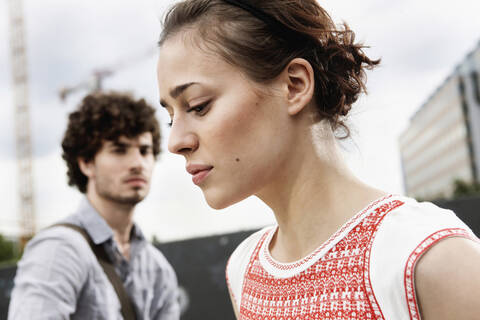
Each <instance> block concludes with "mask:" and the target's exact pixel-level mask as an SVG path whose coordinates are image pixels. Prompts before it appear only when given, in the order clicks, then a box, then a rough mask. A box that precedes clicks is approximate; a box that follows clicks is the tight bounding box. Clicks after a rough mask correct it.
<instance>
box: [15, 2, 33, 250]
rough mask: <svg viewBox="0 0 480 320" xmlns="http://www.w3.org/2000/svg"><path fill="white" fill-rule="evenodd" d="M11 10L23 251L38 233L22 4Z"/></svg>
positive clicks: (17, 3)
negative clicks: (36, 232)
mask: <svg viewBox="0 0 480 320" xmlns="http://www.w3.org/2000/svg"><path fill="white" fill-rule="evenodd" d="M8 9H9V11H8V12H9V29H10V59H11V66H12V67H11V74H12V85H13V103H14V107H15V140H16V156H17V172H18V194H19V213H20V228H21V232H20V245H21V247H22V248H23V247H24V246H25V244H26V243H27V241H28V240H29V239H30V238H31V237H32V236H33V235H34V233H35V231H36V227H35V201H34V200H35V198H34V188H33V174H32V171H33V168H32V142H31V136H30V110H29V109H30V108H29V96H28V94H29V92H28V70H27V53H26V45H25V22H24V19H23V0H8Z"/></svg>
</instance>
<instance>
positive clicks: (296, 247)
mask: <svg viewBox="0 0 480 320" xmlns="http://www.w3.org/2000/svg"><path fill="white" fill-rule="evenodd" d="M159 45H160V57H159V65H158V78H159V89H160V97H161V104H162V106H163V107H165V108H166V109H167V110H168V112H169V114H170V116H171V119H172V123H171V126H172V128H171V133H170V138H169V149H170V151H171V152H174V153H177V154H180V155H183V156H184V157H185V159H186V170H187V171H188V172H189V173H191V174H192V175H193V178H192V180H193V183H194V184H196V185H198V186H199V187H200V188H201V189H202V191H203V193H204V196H205V198H206V200H207V202H208V204H209V205H210V206H211V207H212V208H216V209H220V208H224V207H227V206H229V205H231V204H234V203H236V202H238V201H241V200H242V199H245V198H246V197H248V196H250V195H256V196H257V197H259V198H260V199H261V200H263V201H264V202H265V203H266V204H267V205H269V206H270V207H271V208H272V209H273V211H274V214H275V218H276V221H277V225H276V226H274V227H269V228H266V229H263V230H261V231H259V232H257V233H255V234H254V235H252V236H251V237H249V238H248V239H246V240H245V241H244V242H243V243H242V244H241V245H240V246H239V247H238V248H237V249H236V251H235V252H234V253H233V255H232V256H231V258H230V260H229V264H228V267H227V281H228V285H229V290H230V293H231V297H232V302H233V305H234V309H235V312H236V314H237V317H238V318H239V319H262V320H265V319H277V320H279V319H284V320H287V319H324V320H325V319H420V317H422V319H437V320H438V319H479V318H480V304H479V303H478V293H479V292H480V274H479V271H478V270H479V269H478V267H479V266H480V245H479V243H478V239H477V238H476V237H475V235H474V234H473V233H472V232H471V230H470V229H469V228H468V227H467V226H466V225H464V224H463V223H462V222H461V221H460V220H459V219H458V218H457V217H456V216H455V215H454V214H453V213H452V212H450V211H447V210H443V209H440V208H438V207H436V206H434V205H432V204H430V203H418V202H416V201H415V200H413V199H410V198H406V197H402V196H397V195H389V194H387V193H385V192H383V191H381V190H377V189H375V188H372V187H370V186H368V185H365V184H364V183H362V182H361V181H360V180H359V179H357V178H356V177H355V176H354V175H353V174H352V173H351V172H350V170H349V169H348V168H347V166H346V165H345V164H344V162H343V160H342V157H341V155H340V152H339V150H338V147H337V144H336V139H337V138H338V137H347V136H348V134H349V131H348V128H347V127H346V126H345V124H344V120H345V117H346V116H347V115H348V113H349V111H350V108H351V105H352V104H353V103H354V102H355V101H356V100H357V98H358V96H359V94H360V93H361V91H362V90H363V89H364V81H365V72H364V71H365V69H369V68H373V67H374V66H376V65H377V64H378V63H379V61H377V60H371V59H370V58H368V57H367V56H366V55H365V54H364V52H363V51H362V46H361V45H359V44H357V43H355V42H354V33H353V32H352V31H351V30H350V29H349V28H348V27H347V26H346V25H343V26H340V27H337V26H335V24H334V23H333V22H332V20H331V18H330V17H329V15H328V14H327V13H326V12H325V10H324V9H322V8H321V7H320V6H319V5H318V4H317V3H316V2H315V0H257V1H254V0H250V1H248V0H186V1H183V2H180V3H177V4H176V5H174V6H173V8H172V9H171V10H170V11H169V13H168V15H167V16H166V19H165V22H164V30H163V33H162V35H161V38H160V42H159Z"/></svg>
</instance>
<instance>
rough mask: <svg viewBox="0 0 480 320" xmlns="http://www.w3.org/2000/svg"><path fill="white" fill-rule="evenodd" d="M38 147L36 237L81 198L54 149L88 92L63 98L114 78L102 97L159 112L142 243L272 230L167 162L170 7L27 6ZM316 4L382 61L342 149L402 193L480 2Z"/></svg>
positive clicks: (2, 11)
mask: <svg viewBox="0 0 480 320" xmlns="http://www.w3.org/2000/svg"><path fill="white" fill-rule="evenodd" d="M23 3H24V16H25V23H26V45H27V59H28V73H29V102H30V103H29V105H30V111H31V133H32V143H33V159H34V161H33V168H34V176H33V177H34V190H35V209H36V211H35V214H36V225H37V228H39V229H41V228H44V227H47V226H48V225H50V224H52V223H54V222H55V221H57V220H58V219H61V218H62V217H65V216H66V215H68V214H70V213H72V212H74V210H75V208H76V207H77V205H78V202H79V201H80V199H81V195H80V193H79V192H78V191H77V190H76V189H73V188H71V187H69V186H67V179H66V166H65V164H64V163H63V160H62V158H61V150H60V142H61V139H62V136H63V132H64V130H65V128H66V119H67V116H68V113H69V112H71V111H72V110H74V108H75V107H76V105H77V104H78V102H79V101H80V100H81V98H82V97H83V96H84V95H85V94H86V93H87V91H86V90H79V91H77V92H76V93H74V94H72V95H70V96H69V97H68V99H67V100H66V101H65V102H62V101H61V100H60V99H59V96H58V92H59V90H60V89H61V88H62V87H67V86H72V85H75V84H77V83H81V82H84V81H86V80H88V79H89V78H90V76H91V74H92V72H93V71H95V70H99V69H104V68H108V69H112V70H114V73H113V74H112V75H111V76H110V77H108V78H107V79H106V80H105V82H104V87H105V89H111V90H120V91H128V92H131V93H132V94H133V95H134V96H135V97H137V98H140V97H144V98H146V99H147V101H148V102H150V103H151V104H152V105H154V106H155V107H157V108H158V111H157V115H158V118H159V121H160V123H161V124H162V134H163V137H164V139H163V143H162V145H163V150H164V152H163V153H162V155H161V156H160V158H159V160H158V161H157V164H156V168H155V172H154V178H153V182H152V188H151V192H150V195H149V196H148V197H147V199H146V200H145V201H143V202H142V203H141V204H140V205H139V206H138V207H137V210H136V213H135V220H136V222H137V223H138V224H139V226H140V227H141V228H142V230H143V231H144V233H145V234H146V236H147V237H148V238H151V237H152V236H154V235H155V236H156V237H157V238H158V239H159V240H161V241H173V240H179V239H186V238H192V237H198V236H206V235H212V234H221V233H226V232H234V231H239V230H247V229H252V228H258V227H261V226H264V225H267V224H271V223H273V222H274V217H273V214H272V212H271V211H270V209H269V208H268V207H267V206H265V205H264V204H263V203H262V202H261V201H260V200H258V199H257V198H255V197H251V198H248V199H246V200H244V201H242V202H240V203H238V204H236V205H234V206H232V207H229V208H227V209H224V210H213V209H210V208H209V207H208V205H207V204H206V202H205V200H204V199H203V195H202V193H201V191H200V189H198V188H197V187H196V186H194V185H193V184H192V182H191V179H190V177H189V175H188V174H187V173H186V172H185V168H184V165H185V163H184V160H183V158H182V157H180V156H176V155H172V154H169V153H168V151H166V140H167V138H168V134H169V132H168V131H169V129H168V127H167V125H166V124H167V122H168V115H167V114H166V112H165V111H164V110H162V108H160V106H159V103H158V98H159V97H158V89H157V85H156V63H157V56H156V49H155V46H156V41H157V39H158V36H159V33H160V31H161V18H162V17H163V14H164V12H165V9H166V8H167V7H169V6H170V5H171V4H172V3H174V1H170V0H155V1H154V0H136V1H132V0H130V1H129V0H102V1H94V0H81V1H80V0H69V1H61V0H35V1H34V0H24V1H23ZM319 3H320V4H321V5H322V6H323V7H324V8H325V9H326V10H327V11H328V12H329V13H330V14H331V15H332V17H333V18H334V20H335V21H336V22H338V23H340V22H342V21H345V22H347V23H348V24H349V25H350V27H351V28H352V29H353V30H354V31H355V33H356V39H358V40H360V41H361V42H363V43H364V44H366V45H368V46H369V47H370V48H369V49H367V50H366V52H367V54H369V56H371V57H372V58H377V57H378V58H381V59H382V64H381V66H380V67H379V68H377V69H375V70H374V71H371V72H369V73H368V83H367V88H368V95H367V96H363V97H362V98H361V99H360V100H359V101H358V102H357V103H356V104H355V105H354V106H353V109H352V112H351V117H350V120H349V123H350V126H351V127H352V132H353V136H352V138H351V139H349V140H348V141H346V142H344V143H342V150H343V151H344V156H345V158H346V160H347V162H348V164H349V166H350V167H351V169H352V170H353V171H354V172H355V174H357V175H358V176H359V177H360V178H361V179H362V180H364V181H365V182H367V183H369V184H371V185H373V186H375V187H378V188H381V189H384V190H386V191H389V192H391V193H400V194H401V193H403V192H404V189H403V181H402V174H401V164H400V154H399V149H398V137H399V135H400V134H401V133H402V132H403V131H404V130H405V128H406V127H407V125H408V122H409V119H410V117H411V116H412V115H413V114H414V112H415V111H417V110H418V108H420V107H421V105H422V104H423V103H424V102H425V101H426V100H427V99H428V97H429V96H430V95H431V94H432V93H433V92H434V90H435V89H436V88H437V87H438V86H440V85H441V84H442V82H443V80H444V79H445V78H446V77H447V76H448V75H449V74H450V73H452V72H453V70H454V68H455V66H456V65H457V64H458V63H460V61H461V60H462V59H463V58H464V57H465V56H466V55H467V54H468V52H470V51H471V50H472V49H473V48H475V47H476V46H477V45H478V43H479V40H480V19H478V12H480V3H479V2H478V1H471V0H457V1H455V2H454V3H453V2H451V1H433V0H424V1H413V0H404V1H386V0H363V1H353V0H349V1H340V0H325V1H319ZM7 9H8V8H7V1H5V0H2V1H0V39H1V41H0V70H2V72H0V105H1V108H0V177H1V180H0V197H1V198H0V199H1V203H2V211H1V213H0V233H3V234H6V235H15V234H18V232H19V227H18V225H19V221H20V220H19V219H20V218H19V216H18V213H17V211H18V207H19V206H18V198H17V192H16V191H17V182H16V179H17V176H16V170H17V167H16V158H15V137H14V129H15V126H14V106H13V97H12V86H11V82H10V57H9V43H8V39H9V34H8V31H9V29H8V17H7V13H8V10H7Z"/></svg>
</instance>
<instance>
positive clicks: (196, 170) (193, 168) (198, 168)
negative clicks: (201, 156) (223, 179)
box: [186, 164, 213, 185]
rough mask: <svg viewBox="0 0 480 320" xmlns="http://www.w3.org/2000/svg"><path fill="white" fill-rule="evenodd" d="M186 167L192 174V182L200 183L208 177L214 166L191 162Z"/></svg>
mask: <svg viewBox="0 0 480 320" xmlns="http://www.w3.org/2000/svg"><path fill="white" fill-rule="evenodd" d="M186 169H187V172H188V173H190V174H191V175H192V182H193V183H194V184H196V185H199V184H200V183H202V182H203V181H204V180H205V179H206V178H207V176H208V174H209V173H210V171H211V170H212V169H213V167H212V166H209V165H203V164H189V165H187V168H186Z"/></svg>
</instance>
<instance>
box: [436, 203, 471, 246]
mask: <svg viewBox="0 0 480 320" xmlns="http://www.w3.org/2000/svg"><path fill="white" fill-rule="evenodd" d="M434 202H435V204H436V205H437V206H439V207H442V208H445V209H450V210H452V211H453V212H455V214H456V215H457V216H458V217H459V218H460V219H462V221H463V222H465V224H467V225H468V226H469V227H470V228H471V229H472V231H473V232H474V233H475V234H476V235H477V237H480V197H470V198H462V199H457V200H437V201H434Z"/></svg>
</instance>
